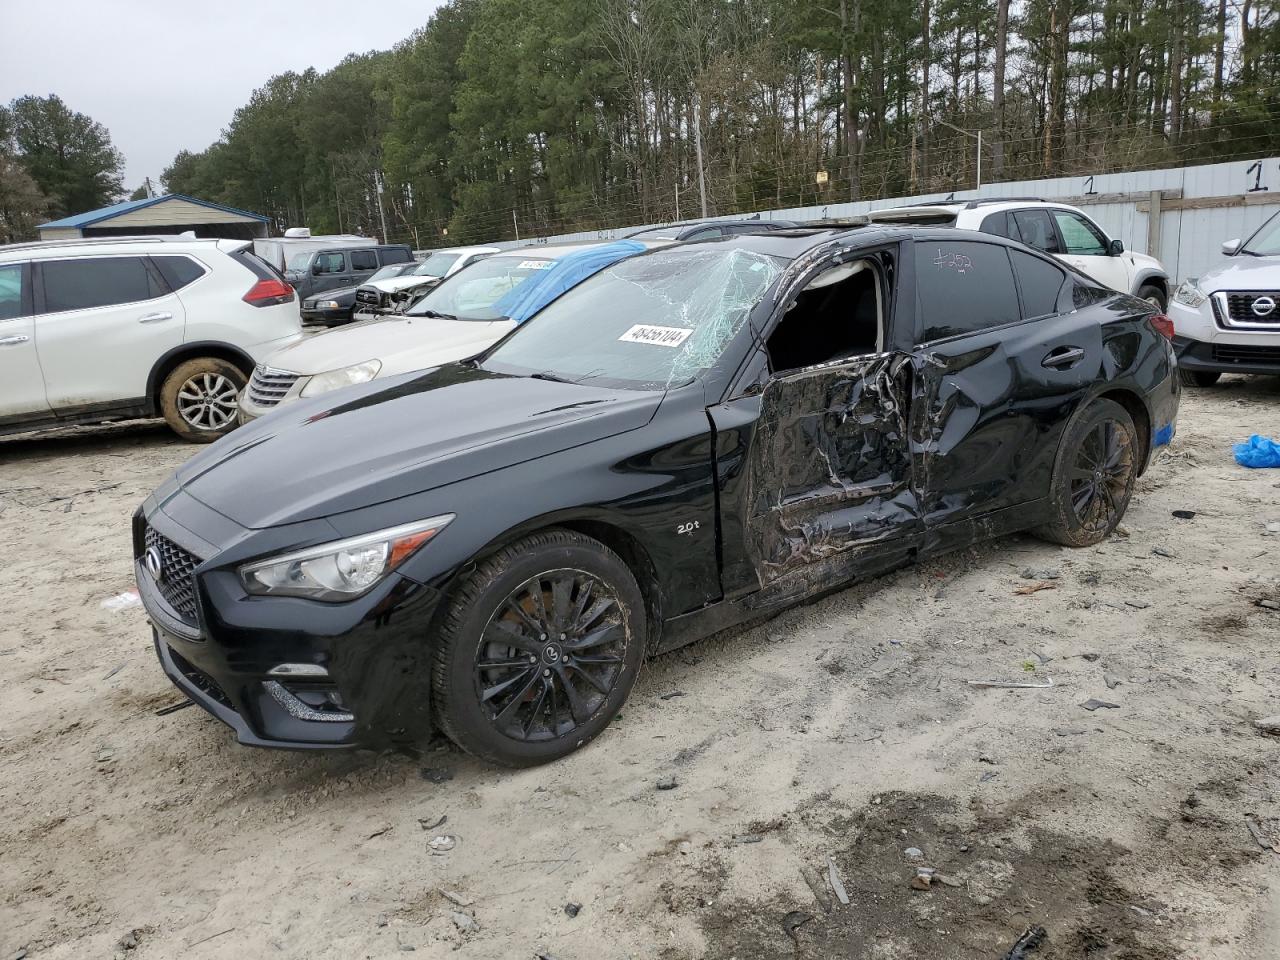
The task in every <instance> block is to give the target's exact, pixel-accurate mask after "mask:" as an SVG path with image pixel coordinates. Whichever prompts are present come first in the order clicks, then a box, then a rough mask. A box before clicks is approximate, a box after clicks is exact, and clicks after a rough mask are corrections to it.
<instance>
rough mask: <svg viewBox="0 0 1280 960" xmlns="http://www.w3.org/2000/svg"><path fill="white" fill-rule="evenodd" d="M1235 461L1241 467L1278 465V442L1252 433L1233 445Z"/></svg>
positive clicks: (1279, 457)
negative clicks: (1247, 438)
mask: <svg viewBox="0 0 1280 960" xmlns="http://www.w3.org/2000/svg"><path fill="white" fill-rule="evenodd" d="M1235 454H1236V463H1238V464H1240V466H1242V467H1280V443H1277V442H1276V441H1275V440H1272V439H1270V438H1269V437H1263V436H1260V435H1258V434H1256V433H1255V434H1254V435H1253V436H1252V437H1250V438H1249V440H1248V441H1247V442H1246V443H1237V444H1236V445H1235Z"/></svg>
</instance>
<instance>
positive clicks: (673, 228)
mask: <svg viewBox="0 0 1280 960" xmlns="http://www.w3.org/2000/svg"><path fill="white" fill-rule="evenodd" d="M796 225H797V224H796V223H795V221H793V220H762V219H759V218H757V217H735V218H728V219H724V218H722V219H719V220H681V221H679V222H677V223H663V224H659V225H658V226H656V227H642V228H641V229H639V230H636V231H634V232H633V233H630V234H627V235H626V237H624V238H623V239H631V238H638V237H640V236H641V235H643V234H646V233H656V232H658V231H659V230H667V231H670V232H671V233H672V234H673V235H674V234H677V233H680V232H681V231H682V230H688V229H691V228H693V227H713V226H724V227H744V226H745V227H759V228H760V229H761V230H765V231H769V230H785V229H787V228H789V227H794V226H796Z"/></svg>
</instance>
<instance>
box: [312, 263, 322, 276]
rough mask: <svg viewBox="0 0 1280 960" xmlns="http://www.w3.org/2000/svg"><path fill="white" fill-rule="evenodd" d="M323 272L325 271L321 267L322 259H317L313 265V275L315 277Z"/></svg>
mask: <svg viewBox="0 0 1280 960" xmlns="http://www.w3.org/2000/svg"><path fill="white" fill-rule="evenodd" d="M322 273H324V271H323V270H321V269H320V261H319V260H317V261H316V262H315V263H313V264H312V265H311V275H312V276H313V277H318V276H320V274H322Z"/></svg>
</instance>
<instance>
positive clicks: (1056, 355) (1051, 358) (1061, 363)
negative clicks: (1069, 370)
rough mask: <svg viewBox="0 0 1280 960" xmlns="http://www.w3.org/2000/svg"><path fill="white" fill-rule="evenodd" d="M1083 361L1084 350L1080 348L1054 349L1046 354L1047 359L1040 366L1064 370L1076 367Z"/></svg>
mask: <svg viewBox="0 0 1280 960" xmlns="http://www.w3.org/2000/svg"><path fill="white" fill-rule="evenodd" d="M1083 359H1084V350H1083V349H1082V348H1080V347H1054V348H1053V349H1052V350H1050V351H1049V352H1048V353H1047V354H1045V358H1044V359H1043V360H1041V361H1040V366H1042V367H1049V368H1051V369H1063V368H1065V367H1070V366H1074V365H1075V364H1077V363H1079V362H1080V361H1081V360H1083Z"/></svg>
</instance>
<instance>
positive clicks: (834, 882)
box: [827, 857, 849, 907]
mask: <svg viewBox="0 0 1280 960" xmlns="http://www.w3.org/2000/svg"><path fill="white" fill-rule="evenodd" d="M827 882H828V883H829V884H831V892H832V893H834V894H835V895H836V899H837V900H839V901H840V903H841V904H842V905H844V906H846V907H847V906H848V905H849V893H848V891H847V890H845V888H844V881H843V880H841V879H840V871H839V869H837V867H836V862H835V861H834V860H832V859H831V858H830V857H827Z"/></svg>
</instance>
